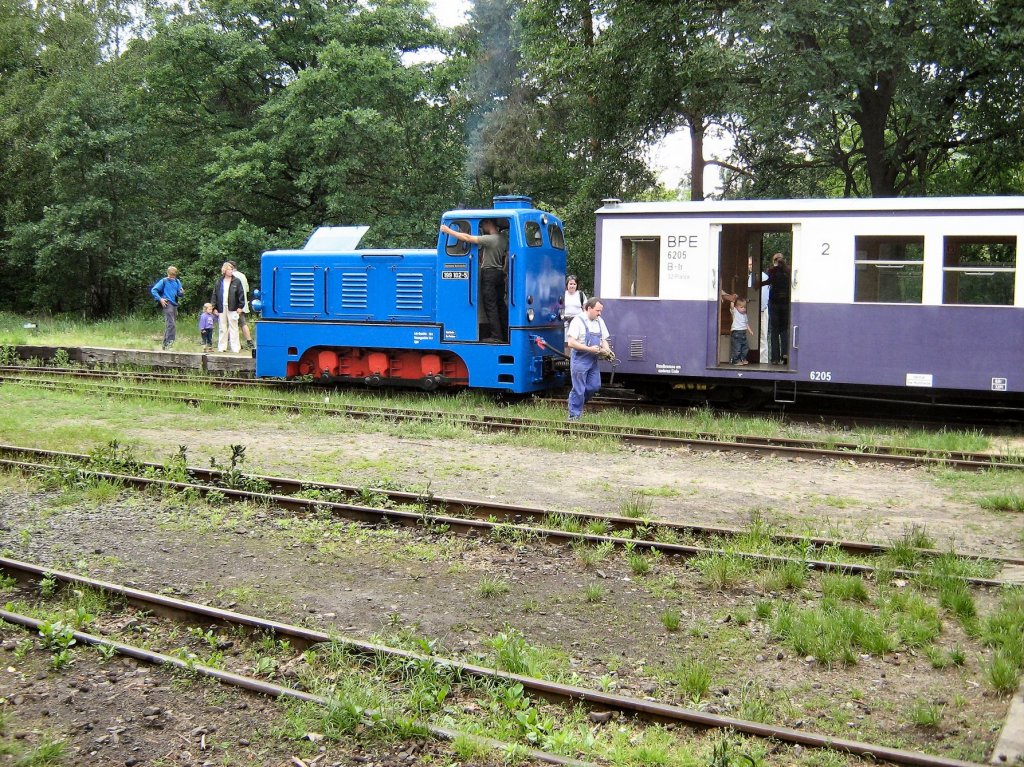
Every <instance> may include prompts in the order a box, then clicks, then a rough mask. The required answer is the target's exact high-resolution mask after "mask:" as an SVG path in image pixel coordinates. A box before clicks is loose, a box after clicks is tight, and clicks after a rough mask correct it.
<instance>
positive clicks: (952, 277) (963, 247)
mask: <svg viewBox="0 0 1024 767" xmlns="http://www.w3.org/2000/svg"><path fill="white" fill-rule="evenodd" d="M1016 263H1017V239H1016V238H1015V237H947V238H946V239H945V242H944V245H943V260H942V303H944V304H987V305H989V306H1013V283H1014V280H1015V279H1016V268H1015V267H1016Z"/></svg>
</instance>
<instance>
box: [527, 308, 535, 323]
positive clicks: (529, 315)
mask: <svg viewBox="0 0 1024 767" xmlns="http://www.w3.org/2000/svg"><path fill="white" fill-rule="evenodd" d="M534 316H535V315H534V313H533V307H530V308H529V309H527V310H526V321H527V322H533V318H534Z"/></svg>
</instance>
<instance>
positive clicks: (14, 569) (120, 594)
mask: <svg viewBox="0 0 1024 767" xmlns="http://www.w3.org/2000/svg"><path fill="white" fill-rule="evenodd" d="M0 572H6V573H8V574H9V575H10V576H11V577H14V578H16V579H18V580H19V581H21V582H26V581H28V582H34V583H40V582H41V581H42V580H43V579H44V578H48V579H52V580H56V581H60V582H61V583H63V584H65V585H73V586H75V587H77V588H89V589H94V590H97V591H101V592H104V593H106V594H108V595H111V596H114V597H117V598H121V599H123V600H124V601H125V602H127V603H129V604H132V605H134V606H136V607H138V608H139V609H141V610H143V611H148V612H151V613H152V614H157V615H161V616H163V617H168V618H171V619H173V620H176V621H179V622H184V623H193V624H196V625H199V624H201V623H205V624H209V623H210V622H211V621H212V622H213V623H215V624H217V625H219V626H224V627H232V628H239V629H245V630H250V631H259V632H264V633H266V634H268V635H272V636H274V637H279V638H282V639H287V640H288V641H289V642H294V643H295V644H296V645H297V646H299V647H302V648H309V647H313V646H315V645H318V644H338V643H339V640H338V638H337V637H332V636H328V635H327V634H323V633H318V632H311V631H307V630H305V629H302V628H300V627H298V626H289V625H287V624H284V623H279V622H277V621H271V620H266V619H263V618H257V617H253V616H248V615H243V614H240V613H233V612H229V611H226V610H219V609H217V608H213V607H208V606H206V605H201V604H197V603H193V602H187V601H184V600H176V599H169V598H167V597H164V596H162V595H159V594H153V593H149V592H146V591H141V590H139V589H132V588H128V587H125V586H120V585H117V584H111V583H106V582H103V581H96V580H93V579H91V578H84V577H81V576H76V575H71V574H69V573H62V572H59V571H54V570H51V569H48V568H41V567H38V566H35V565H30V564H27V563H24V562H18V561H16V560H11V559H6V558H0ZM0 621H2V622H5V623H8V624H10V625H12V626H18V627H20V628H23V629H27V630H29V631H32V632H35V633H39V634H42V633H43V631H45V626H46V621H43V620H40V619H38V618H33V617H32V616H29V615H24V614H20V613H17V612H13V611H11V610H9V609H0ZM71 636H72V637H73V638H74V640H75V642H76V643H77V644H79V645H80V646H87V647H103V648H107V649H108V650H110V651H112V652H114V653H117V654H119V655H123V656H125V657H128V658H134V659H135V660H138V661H142V662H144V663H149V664H153V665H159V666H165V667H169V668H172V669H177V670H179V671H184V672H187V673H189V674H195V675H198V676H202V677H206V678H208V679H214V680H216V681H218V682H220V683H222V684H227V685H230V686H233V687H238V688H240V689H244V690H248V691H250V692H254V693H258V694H261V695H266V696H269V697H272V698H284V699H290V700H295V701H299V702H302V703H313V704H316V705H318V706H323V707H329V706H331V705H332V702H331V700H330V699H329V698H328V697H325V696H323V695H318V694H314V693H311V692H307V691H305V690H300V689H296V688H295V687H290V686H286V685H280V684H276V683H274V682H270V681H267V680H266V679H260V678H258V677H253V676H249V675H245V674H239V673H235V672H232V671H228V670H225V669H222V668H217V667H215V666H209V665H204V664H202V663H196V662H195V661H194V660H193V659H187V658H182V657H180V656H177V655H168V654H166V653H161V652H156V651H154V650H152V649H148V648H146V647H139V646H136V645H132V644H127V643H125V642H120V641H116V640H113V639H110V638H108V637H104V636H98V635H95V634H90V633H86V632H84V631H74V632H72V634H71ZM344 645H345V647H346V649H349V650H356V651H358V652H360V653H362V654H364V655H366V656H370V655H372V654H376V655H377V656H380V655H383V654H385V653H386V652H387V650H386V649H385V648H379V647H378V646H376V645H371V644H368V643H361V642H351V641H348V642H344ZM391 653H392V654H393V655H397V654H402V652H401V651H391ZM405 655H406V656H409V657H412V655H411V654H410V653H405ZM377 719H379V715H378V712H376V711H373V710H366V711H365V712H363V721H364V726H365V727H367V728H372V727H373V726H374V725H375V721H376V720H377ZM424 726H425V729H426V730H427V732H428V733H429V734H430V736H432V737H434V738H437V739H439V740H444V741H454V740H455V739H457V738H459V737H471V738H473V739H474V740H476V741H477V742H479V743H480V744H482V745H484V746H486V747H488V748H491V749H494V750H497V751H499V752H501V753H506V754H513V753H519V754H523V755H524V756H526V757H529V758H530V759H533V760H535V761H536V762H539V763H543V764H553V765H557V767H596V765H593V764H591V763H589V762H585V761H581V760H578V759H571V758H567V757H563V756H559V755H557V754H552V753H548V752H546V751H542V750H540V749H535V748H524V747H523V746H522V745H513V744H511V743H506V742H504V741H500V740H496V739H494V738H486V737H481V736H478V735H468V734H467V733H463V732H460V731H458V730H455V729H452V728H450V727H441V726H438V725H432V724H427V725H424Z"/></svg>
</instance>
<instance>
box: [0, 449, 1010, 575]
mask: <svg viewBox="0 0 1024 767" xmlns="http://www.w3.org/2000/svg"><path fill="white" fill-rule="evenodd" d="M25 459H29V460H25ZM92 462H93V459H92V457H91V456H88V455H83V454H79V453H60V452H55V451H47V450H36V449H33V448H23V447H16V446H9V445H0V467H6V468H8V469H11V470H16V471H21V472H24V473H31V474H40V473H48V472H75V475H76V476H77V477H85V476H89V477H93V478H95V479H103V480H107V481H109V482H113V483H117V484H120V485H123V486H127V487H133V488H136V489H142V490H145V489H148V488H158V489H170V490H174V491H178V492H193V493H198V494H202V495H205V494H209V493H211V492H216V493H219V494H221V495H223V496H225V497H227V498H229V499H231V500H234V501H238V502H248V503H253V504H257V505H263V504H273V505H276V506H278V507H281V508H285V509H289V510H292V511H298V512H303V513H317V512H323V511H329V512H330V513H331V514H334V515H337V516H339V517H342V518H344V519H347V520H349V521H353V522H358V523H361V524H369V525H379V526H405V527H414V528H424V529H429V530H435V531H436V530H444V531H450V532H452V533H455V534H459V535H465V536H469V537H502V536H506V537H508V536H520V537H522V538H524V539H529V538H543V539H544V540H546V541H549V542H552V543H560V544H563V545H569V546H572V545H596V546H601V545H610V546H613V547H619V548H624V547H627V546H628V547H630V548H631V549H632V550H639V551H643V552H658V553H660V554H662V555H666V556H673V557H679V558H684V559H686V558H693V557H702V556H712V555H726V554H729V555H733V556H737V557H740V558H742V559H744V560H747V561H749V562H751V563H754V564H755V565H758V566H762V567H770V566H773V565H784V564H786V563H791V562H794V561H796V562H799V563H800V564H801V565H803V566H805V567H807V568H809V569H812V570H817V571H821V572H840V573H845V574H861V575H870V574H873V573H875V572H876V571H877V570H878V569H879V567H880V566H881V567H882V568H883V569H884V570H885V571H886V572H890V573H892V574H893V575H895V576H898V577H907V578H914V577H918V576H920V575H921V572H920V571H919V570H915V569H912V568H900V567H896V568H894V567H892V566H891V565H890V564H884V565H878V564H871V563H870V560H869V558H870V557H879V556H883V555H885V554H887V553H891V552H892V551H893V547H891V546H886V545H883V544H878V543H872V542H866V541H852V540H842V539H830V538H807V537H801V536H793V535H778V534H776V535H770V534H766V535H764V536H763V538H764V539H765V540H767V541H769V542H770V543H771V544H773V545H774V546H775V547H777V548H776V552H775V553H772V552H771V551H769V552H768V553H765V552H760V551H742V550H738V549H737V547H736V546H735V545H730V543H729V542H730V541H732V542H735V541H736V540H737V539H739V538H740V537H741V536H744V535H746V534H749V532H750V531H744V530H740V529H736V528H725V527H712V526H700V525H678V524H672V523H665V522H657V521H651V520H638V519H632V518H627V517H621V516H603V515H600V514H592V513H585V512H566V511H552V510H546V509H539V508H534V507H524V506H514V505H510V504H498V503H492V502H489V501H476V500H472V499H463V498H450V497H443V496H436V495H433V494H429V495H424V494H417V493H410V492H404V491H396V490H389V489H383V488H357V487H354V486H349V485H340V484H333V483H316V482H309V481H303V480H298V479H294V478H288V477H276V476H266V475H239V474H237V473H233V474H232V476H231V477H230V478H229V477H228V476H227V475H226V473H225V472H223V471H219V470H215V469H204V468H197V467H184V466H179V467H167V466H165V465H162V464H155V463H140V462H134V461H127V462H125V465H124V467H123V469H122V470H118V471H112V470H108V469H104V468H98V467H96V468H90V465H91V464H92ZM113 463H114V464H116V463H117V460H114V461H113ZM128 472H135V473H128ZM182 472H184V474H186V475H187V477H188V479H189V481H181V480H180V479H168V478H167V477H176V476H178V475H179V474H181V473H182ZM229 479H230V481H229ZM253 487H258V488H260V489H258V490H254V489H251V488H253ZM246 488H249V489H246ZM588 529H590V530H595V532H588V531H587V530H588ZM597 531H600V532H597ZM685 539H696V540H697V541H700V540H702V539H703V540H704V541H705V542H706V545H698V544H697V543H686V542H682V540H685ZM716 544H717V545H716ZM901 548H903V549H904V550H905V548H906V547H901ZM787 549H788V550H791V551H795V552H799V555H798V556H797V555H787V554H788V551H787ZM837 552H841V553H842V554H844V555H845V556H846V557H849V559H843V558H840V557H838V556H837ZM912 553H913V555H914V558H915V560H916V561H918V562H920V564H921V566H923V567H927V566H928V563H929V561H930V560H933V559H935V558H936V557H939V556H943V557H945V556H947V555H946V554H939V553H938V552H936V551H934V550H932V549H920V548H919V549H914V550H913V552H912ZM816 557H817V558H816ZM858 558H859V559H858ZM961 558H962V559H964V560H967V561H971V562H973V563H975V564H976V565H978V566H980V567H983V568H986V569H990V570H992V571H998V570H1000V569H1001V568H1002V569H1004V570H1005V569H1013V568H1019V567H1020V566H1021V565H1024V559H1019V558H1011V557H976V556H965V557H961ZM993 574H994V573H993ZM956 577H961V578H962V579H963V580H965V581H966V582H968V583H971V584H973V585H976V586H1002V585H1007V584H1012V583H1015V582H1017V581H1016V577H1011V578H1010V579H999V578H992V577H981V576H976V575H959V576H956Z"/></svg>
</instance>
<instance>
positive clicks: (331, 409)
mask: <svg viewBox="0 0 1024 767" xmlns="http://www.w3.org/2000/svg"><path fill="white" fill-rule="evenodd" d="M29 371H31V372H29ZM82 372H83V371H78V370H69V371H67V372H59V373H57V376H58V379H63V380H53V378H52V376H53V374H54V371H52V370H50V369H39V370H35V369H27V368H17V369H15V372H11V370H10V369H7V371H6V372H5V371H4V370H0V384H3V385H11V386H21V387H33V388H38V389H45V390H53V391H64V392H72V391H73V392H82V393H88V394H101V395H109V396H118V397H125V396H133V397H143V398H159V399H163V400H166V401H176V402H182V403H185V404H190V405H196V406H198V405H199V404H201V403H202V402H204V401H206V398H204V397H203V396H202V395H201V394H199V393H197V392H195V391H185V390H181V389H177V390H176V389H174V388H172V387H173V385H174V384H177V383H179V381H178V380H173V378H174V377H173V376H172V377H170V378H160V379H157V380H158V381H160V382H161V383H162V384H169V385H166V386H164V385H162V386H143V385H140V384H137V383H135V384H132V383H128V382H126V381H125V379H124V376H123V374H117V373H109V374H108V372H109V371H86V372H89V373H90V374H91V376H90V379H91V380H84V381H83V380H80V379H81V378H82V376H81V373H82ZM165 375H166V374H165ZM47 376H50V377H49V378H48V377H47ZM184 378H185V380H187V381H188V382H189V383H195V384H197V385H202V384H203V383H205V381H206V380H207V379H198V378H189V377H184ZM133 380H134V379H133ZM242 380H244V379H242ZM223 385H226V386H231V384H229V383H224V384H223ZM260 385H261V384H259V383H254V382H252V381H246V383H245V386H246V387H253V386H256V387H258V386H260ZM314 397H315V399H314ZM218 403H219V404H224V405H233V406H246V407H254V408H259V409H264V410H279V411H285V412H297V413H316V414H320V415H332V416H338V417H345V418H353V419H363V420H365V419H376V420H386V421H391V422H395V421H400V422H416V421H420V422H433V421H435V420H437V419H439V418H443V419H444V420H445V422H446V423H450V424H453V425H461V426H464V427H467V428H471V429H474V430H480V431H506V432H545V433H554V434H563V435H566V436H573V437H579V436H588V437H594V438H607V439H612V440H616V441H619V442H622V443H626V444H631V445H637V446H641V447H669V448H682V449H689V450H701V451H728V452H744V453H752V454H756V455H759V456H776V457H784V458H797V459H801V460H808V461H813V460H844V461H856V462H862V463H883V464H889V465H896V466H925V467H944V468H954V469H960V470H966V471H984V470H990V469H1003V470H1011V471H1019V470H1021V469H1024V457H1021V456H1005V455H998V454H989V453H972V452H958V451H930V450H925V449H921V448H913V447H902V446H901V447H892V446H886V445H878V444H869V443H855V442H842V441H831V440H813V439H801V438H792V437H764V436H758V435H733V436H731V437H728V438H723V437H722V436H721V435H717V434H710V433H703V432H694V431H688V430H673V429H665V428H643V427H639V426H636V425H629V426H621V425H608V424H597V423H579V422H575V423H573V424H568V423H566V422H564V421H561V420H553V419H543V418H525V417H513V416H501V415H492V414H482V413H445V414H443V415H439V414H438V413H436V412H432V411H428V410H421V409H412V408H396V407H384V406H370V405H356V404H345V403H334V404H332V403H331V402H330V395H327V396H323V395H322V394H320V393H319V392H318V393H316V394H315V395H312V396H309V397H307V399H304V400H303V399H292V400H284V399H282V398H280V397H270V396H262V395H260V394H249V393H237V392H231V393H229V394H228V393H222V394H219V395H218Z"/></svg>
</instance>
